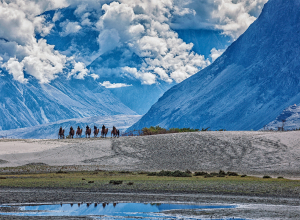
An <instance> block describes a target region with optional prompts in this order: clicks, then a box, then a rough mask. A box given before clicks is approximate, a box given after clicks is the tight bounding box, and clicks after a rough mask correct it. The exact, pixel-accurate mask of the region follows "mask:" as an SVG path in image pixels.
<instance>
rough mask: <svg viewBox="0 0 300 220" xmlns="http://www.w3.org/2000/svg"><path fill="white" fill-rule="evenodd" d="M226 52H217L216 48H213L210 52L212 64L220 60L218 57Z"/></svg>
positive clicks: (222, 50) (223, 50)
mask: <svg viewBox="0 0 300 220" xmlns="http://www.w3.org/2000/svg"><path fill="white" fill-rule="evenodd" d="M224 52H225V49H219V50H217V49H216V48H213V49H212V50H211V51H210V55H209V56H210V57H211V59H212V62H214V61H215V60H216V59H218V57H220V56H221V55H222V54H223V53H224Z"/></svg>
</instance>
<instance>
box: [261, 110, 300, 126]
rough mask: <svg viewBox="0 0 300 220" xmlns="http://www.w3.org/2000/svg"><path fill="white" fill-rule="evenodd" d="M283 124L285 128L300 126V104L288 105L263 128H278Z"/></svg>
mask: <svg viewBox="0 0 300 220" xmlns="http://www.w3.org/2000/svg"><path fill="white" fill-rule="evenodd" d="M282 126H283V129H284V130H294V129H299V128H300V106H297V105H296V104H294V105H291V106H289V107H287V108H286V109H284V110H283V111H282V113H281V114H280V115H279V116H278V117H277V118H276V119H275V120H274V121H271V122H270V123H269V124H267V125H266V126H264V127H263V128H262V129H261V130H278V128H281V127H282Z"/></svg>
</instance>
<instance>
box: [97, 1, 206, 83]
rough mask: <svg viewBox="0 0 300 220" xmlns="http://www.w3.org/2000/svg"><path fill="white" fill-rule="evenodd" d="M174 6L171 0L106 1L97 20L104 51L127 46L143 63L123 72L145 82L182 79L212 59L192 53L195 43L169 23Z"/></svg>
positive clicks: (127, 68)
mask: <svg viewBox="0 0 300 220" xmlns="http://www.w3.org/2000/svg"><path fill="white" fill-rule="evenodd" d="M137 5H138V7H137ZM173 6H174V5H173V1H170V0H163V1H137V0H135V1H126V4H125V3H122V1H121V3H119V2H112V3H111V4H109V5H108V4H104V5H103V6H102V9H103V11H104V14H103V15H102V16H101V17H100V18H99V21H98V22H97V28H98V30H99V32H100V34H99V37H98V42H99V47H100V51H101V52H103V53H105V52H108V51H110V50H113V49H115V48H116V47H125V48H129V50H130V51H131V52H132V53H134V54H136V55H138V56H139V57H140V58H141V59H142V60H143V63H142V64H141V65H140V66H137V67H134V68H133V67H128V66H127V67H123V68H122V71H123V73H125V74H129V75H130V76H133V77H134V78H136V79H139V80H140V81H141V82H142V84H147V85H151V84H154V83H156V82H158V80H162V81H165V82H168V83H171V82H173V81H176V82H181V81H182V80H184V79H186V78H188V77H189V76H191V75H193V74H195V73H196V72H198V71H199V70H200V69H202V68H204V67H206V66H207V65H209V64H210V62H209V61H208V60H207V59H205V58H204V56H201V55H198V54H195V53H194V52H192V47H193V45H192V44H187V43H185V42H183V40H181V39H180V38H179V37H178V34H177V33H176V32H174V31H173V30H172V29H171V28H170V25H169V24H168V23H167V22H168V20H169V17H170V16H171V14H170V10H171V9H172V7H173ZM136 11H137V12H136Z"/></svg>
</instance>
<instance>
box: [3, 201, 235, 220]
mask: <svg viewBox="0 0 300 220" xmlns="http://www.w3.org/2000/svg"><path fill="white" fill-rule="evenodd" d="M232 208H236V206H233V205H196V204H166V203H162V204H161V203H148V204H142V203H112V204H110V203H102V206H98V203H86V205H81V203H78V206H77V207H76V206H74V205H73V203H71V204H58V205H35V206H20V207H19V209H20V212H17V213H0V215H15V216H94V217H97V216H101V218H102V219H103V216H104V217H105V216H106V217H107V218H108V217H109V218H110V219H122V217H123V216H124V217H126V219H128V217H129V219H130V218H142V219H151V218H155V219H177V217H176V216H170V215H165V214H163V213H162V212H164V211H170V210H184V209H195V210H201V209H232ZM178 218H179V217H178ZM180 218H182V217H180ZM185 219H188V218H185ZM190 219H193V218H190Z"/></svg>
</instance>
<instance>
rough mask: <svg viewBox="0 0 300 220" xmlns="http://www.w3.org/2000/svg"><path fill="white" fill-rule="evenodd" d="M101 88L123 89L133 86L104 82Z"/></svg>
mask: <svg viewBox="0 0 300 220" xmlns="http://www.w3.org/2000/svg"><path fill="white" fill-rule="evenodd" d="M100 85H101V86H104V87H105V88H107V89H116V88H123V87H129V86H132V85H128V84H125V83H111V82H109V81H104V82H103V83H100Z"/></svg>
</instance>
